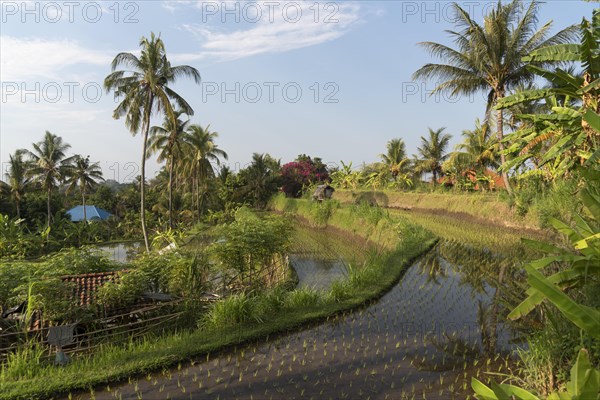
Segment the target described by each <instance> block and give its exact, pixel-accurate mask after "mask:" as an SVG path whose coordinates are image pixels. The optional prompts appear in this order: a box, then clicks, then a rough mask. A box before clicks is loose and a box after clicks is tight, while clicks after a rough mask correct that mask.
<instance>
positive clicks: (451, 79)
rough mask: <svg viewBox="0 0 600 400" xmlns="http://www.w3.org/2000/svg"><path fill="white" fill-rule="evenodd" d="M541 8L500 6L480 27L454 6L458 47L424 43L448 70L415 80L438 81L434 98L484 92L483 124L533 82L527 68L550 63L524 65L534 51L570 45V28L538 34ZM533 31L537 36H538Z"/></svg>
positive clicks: (429, 69)
mask: <svg viewBox="0 0 600 400" xmlns="http://www.w3.org/2000/svg"><path fill="white" fill-rule="evenodd" d="M538 7H539V3H538V2H537V1H535V0H533V1H531V2H530V3H529V5H528V6H527V7H525V5H524V4H523V3H522V2H521V1H520V0H513V1H512V2H510V3H508V4H502V2H500V1H498V4H497V6H496V7H495V8H493V9H492V10H491V11H490V12H489V13H488V14H487V15H486V16H485V17H484V23H483V26H482V25H479V24H478V23H477V22H475V21H473V20H472V19H471V17H470V16H469V14H468V13H467V12H466V11H465V10H464V9H462V8H461V7H460V6H459V5H458V4H456V3H454V4H453V8H454V11H455V14H456V25H457V27H458V28H460V29H461V30H460V31H459V32H455V31H447V32H448V33H449V34H450V35H451V36H452V37H453V38H454V42H455V43H456V45H457V46H458V48H457V49H453V48H451V47H448V46H445V45H442V44H439V43H435V42H423V43H420V45H421V46H423V47H425V48H426V49H427V50H428V51H429V53H430V54H431V55H433V56H436V57H439V58H441V59H442V60H445V61H446V62H448V64H426V65H424V66H423V67H421V68H420V69H419V70H417V71H416V72H415V73H414V75H413V78H414V79H419V78H424V79H430V78H437V79H439V80H440V81H442V83H440V84H439V85H438V86H437V87H436V88H435V90H434V93H435V92H440V91H449V92H450V93H451V94H452V95H459V94H466V95H470V94H473V93H476V92H479V91H484V92H487V107H486V119H487V117H489V115H490V113H491V110H492V108H493V107H494V106H495V105H496V103H497V101H498V100H500V99H502V98H503V97H504V96H505V95H506V94H507V93H508V92H509V91H511V90H512V89H513V88H515V87H517V85H519V84H524V83H527V82H531V81H533V79H534V74H533V72H532V71H531V70H530V69H528V68H527V67H528V66H529V65H537V66H543V65H547V64H548V63H549V62H548V61H544V60H540V61H525V60H523V57H524V56H527V55H528V54H530V53H531V52H532V51H534V50H536V49H540V48H542V47H545V46H549V45H554V44H559V43H566V42H569V41H570V40H571V39H572V38H573V37H574V34H575V27H568V28H566V29H563V30H562V31H560V32H558V33H557V34H555V35H553V36H551V37H548V32H549V30H550V27H551V23H550V22H548V23H546V24H545V25H544V26H542V27H541V28H540V29H537V11H538ZM536 29H537V30H536ZM503 122H504V115H503V110H501V109H500V110H497V118H496V125H497V126H496V130H497V136H498V145H499V150H500V157H501V162H502V164H504V163H505V162H506V157H505V155H504V153H503V150H504V145H503V143H502V139H503V137H504V128H503ZM502 178H503V180H504V184H505V186H506V189H507V190H508V191H509V192H511V189H510V184H509V181H508V174H507V172H506V170H503V171H502Z"/></svg>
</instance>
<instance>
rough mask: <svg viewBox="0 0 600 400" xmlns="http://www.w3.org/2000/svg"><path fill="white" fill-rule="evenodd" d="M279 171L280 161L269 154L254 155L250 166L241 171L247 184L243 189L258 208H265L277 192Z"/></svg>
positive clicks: (242, 177) (241, 175)
mask: <svg viewBox="0 0 600 400" xmlns="http://www.w3.org/2000/svg"><path fill="white" fill-rule="evenodd" d="M279 170H280V165H279V160H276V159H274V158H273V157H271V156H270V155H269V154H259V153H254V154H252V161H251V162H250V166H248V168H246V169H244V170H242V171H240V177H241V179H242V180H243V181H244V182H245V185H244V187H243V188H242V189H243V190H244V191H245V192H247V193H249V194H251V196H252V198H253V202H254V205H255V206H256V208H264V207H265V206H266V205H267V201H268V200H269V197H270V196H271V195H272V194H274V193H276V192H277V177H278V173H279Z"/></svg>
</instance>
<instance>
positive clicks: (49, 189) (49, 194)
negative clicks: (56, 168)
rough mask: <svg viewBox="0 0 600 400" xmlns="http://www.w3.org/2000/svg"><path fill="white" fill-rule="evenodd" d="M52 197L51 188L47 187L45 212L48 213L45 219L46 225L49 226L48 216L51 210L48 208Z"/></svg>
mask: <svg viewBox="0 0 600 400" xmlns="http://www.w3.org/2000/svg"><path fill="white" fill-rule="evenodd" d="M51 197H52V189H51V188H50V187H48V198H47V199H46V212H47V213H48V218H47V219H46V226H47V227H48V228H50V216H51V215H52V211H51V210H50V198H51Z"/></svg>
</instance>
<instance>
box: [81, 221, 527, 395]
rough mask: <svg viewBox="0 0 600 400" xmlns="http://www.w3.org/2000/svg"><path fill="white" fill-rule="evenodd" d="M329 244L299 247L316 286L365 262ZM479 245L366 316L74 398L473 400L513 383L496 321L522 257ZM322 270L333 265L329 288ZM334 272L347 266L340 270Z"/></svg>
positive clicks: (441, 258) (427, 269)
mask: <svg viewBox="0 0 600 400" xmlns="http://www.w3.org/2000/svg"><path fill="white" fill-rule="evenodd" d="M461 224H463V225H464V223H461ZM459 225H460V224H459ZM459 225H457V226H454V227H452V226H450V225H447V227H448V228H447V229H450V230H456V229H459ZM460 226H462V225H460ZM303 229H304V228H303ZM322 234H324V233H323V232H322V231H311V230H302V229H301V230H300V233H299V235H300V239H299V240H298V241H297V243H300V244H302V245H299V246H297V248H296V254H297V255H296V257H299V259H301V260H304V261H302V262H304V263H306V262H308V261H310V260H313V261H314V262H313V264H314V265H317V266H318V265H321V268H320V269H319V268H313V270H319V271H317V275H319V274H320V275H319V278H318V279H316V280H315V281H312V282H313V283H314V282H316V281H319V280H325V279H326V278H327V279H330V280H331V281H334V280H336V279H343V278H342V277H341V276H342V275H343V273H340V272H339V271H341V270H343V269H344V268H348V265H352V263H354V265H355V266H358V267H359V266H360V258H359V257H357V255H358V254H360V253H364V249H362V250H361V249H360V246H358V245H356V244H354V245H352V243H351V241H350V242H348V240H349V239H347V238H346V239H344V238H343V237H342V238H340V237H338V238H335V239H331V238H333V237H334V236H332V235H331V234H327V235H328V236H329V237H330V240H325V239H324V238H322V237H319V235H322ZM479 236H480V238H479V240H478V242H477V243H476V245H469V244H465V243H463V242H461V241H457V240H448V239H442V240H441V241H440V243H439V244H438V245H437V246H436V247H435V248H434V249H433V250H432V251H430V252H429V253H428V254H427V255H426V256H425V257H422V258H421V259H420V260H419V261H417V262H415V263H414V264H413V265H412V266H411V267H410V268H409V269H408V270H407V271H406V273H405V274H404V276H403V278H402V279H401V281H400V282H399V283H398V284H397V285H396V286H394V287H393V289H392V290H391V291H390V292H388V293H387V294H386V295H385V296H383V297H382V298H381V299H380V300H379V301H378V302H376V303H374V304H371V305H369V306H366V307H364V308H362V309H360V310H357V311H354V312H350V313H346V314H343V315H340V316H337V317H333V318H331V319H330V320H328V321H327V322H325V323H322V324H320V325H318V326H315V327H312V328H309V329H307V330H304V331H302V332H297V333H292V334H288V335H285V336H280V337H278V338H275V339H268V338H267V339H265V340H264V341H261V342H255V343H252V344H250V345H246V346H243V347H238V348H235V349H233V350H231V351H228V352H226V353H223V354H215V355H212V354H209V355H207V356H206V357H203V358H200V359H195V360H193V361H189V362H187V363H185V364H180V365H178V366H177V367H176V368H173V369H170V370H164V371H162V372H159V373H153V374H148V375H146V376H141V377H138V378H137V379H130V381H129V382H126V383H122V384H118V385H110V386H106V387H104V388H98V389H97V390H96V391H95V392H92V393H87V394H83V395H77V396H73V398H80V399H281V398H286V399H356V398H360V399H465V398H470V397H471V398H472V392H471V389H470V379H471V377H472V376H475V377H478V379H480V380H482V381H486V380H487V379H488V378H489V377H490V375H489V374H490V373H492V374H498V373H505V372H508V371H509V370H510V368H511V367H512V365H513V362H512V354H513V352H514V344H513V343H512V341H511V339H512V334H511V331H510V329H509V327H507V326H504V325H503V324H502V323H499V322H498V321H503V320H504V318H503V315H500V314H502V312H503V310H504V309H503V308H502V307H500V306H498V303H499V302H498V300H499V299H497V298H496V297H497V296H496V294H497V292H496V287H497V286H498V282H499V281H501V280H502V279H501V278H500V279H499V272H498V271H499V270H501V269H503V268H502V267H503V266H504V267H505V268H506V267H508V268H507V269H508V272H507V273H508V274H511V273H512V266H513V265H515V260H516V257H518V256H519V255H522V254H523V253H522V251H521V250H520V249H519V248H518V245H517V243H518V241H517V240H516V239H515V240H513V241H511V242H509V243H508V244H507V243H506V239H507V237H506V236H505V233H502V234H500V233H498V235H495V234H491V235H488V239H486V240H488V241H489V242H487V243H486V245H485V246H484V245H483V244H484V242H483V239H482V238H483V237H485V235H479ZM442 237H443V236H442ZM489 237H491V239H489ZM311 240H312V244H311ZM496 240H498V241H503V242H504V244H505V245H506V246H508V247H510V246H509V244H511V245H514V246H516V248H515V249H514V251H513V252H511V254H510V255H503V254H500V253H497V252H494V251H493V250H494V249H495V248H496V247H495V246H494V245H493V244H494V242H495V241H496ZM344 241H346V243H345V244H344ZM338 249H339V250H338ZM503 249H504V248H503ZM340 253H344V257H342V256H341V255H340ZM349 259H351V260H352V263H350V262H347V261H346V260H349ZM325 261H328V262H330V263H333V264H332V265H333V266H332V267H331V268H330V270H332V271H335V272H333V273H332V274H330V276H329V277H327V273H326V269H327V268H325V267H323V264H322V263H323V262H325ZM336 262H337V263H341V264H339V265H338V266H337V267H335V265H337V264H335V263H336ZM320 263H321V264H320ZM296 265H298V263H296ZM300 265H302V263H300ZM314 265H313V267H314ZM340 265H344V267H341V266H340ZM305 267H306V266H301V267H299V268H298V271H300V270H302V268H305ZM352 268H353V267H352ZM305 269H306V271H304V272H308V270H309V269H310V268H305ZM298 275H299V277H300V276H301V274H300V273H299V274H298ZM307 279H308V278H304V280H303V279H300V283H301V285H302V282H304V284H305V285H310V284H311V283H310V282H311V281H309V280H307ZM505 281H508V282H511V283H512V281H514V280H513V279H508V280H507V279H505ZM326 287H328V286H327V285H324V286H323V287H320V289H325V288H326ZM498 293H503V294H505V293H507V290H505V288H503V290H502V291H501V292H498ZM322 295H323V296H325V295H327V294H326V292H325V291H323V293H322Z"/></svg>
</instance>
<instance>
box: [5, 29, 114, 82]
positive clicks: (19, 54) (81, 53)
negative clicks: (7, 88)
mask: <svg viewBox="0 0 600 400" xmlns="http://www.w3.org/2000/svg"><path fill="white" fill-rule="evenodd" d="M0 53H2V59H1V60H0V80H2V81H3V82H7V81H25V80H29V79H32V78H46V79H58V78H59V76H60V75H61V72H62V70H63V69H64V68H66V67H69V66H72V65H76V64H92V65H109V64H110V62H111V60H112V56H111V54H110V53H108V52H107V53H103V52H99V51H95V50H89V49H86V48H85V47H82V46H80V45H79V44H78V43H77V42H75V41H72V40H46V39H41V38H16V37H12V36H5V35H2V36H0ZM113 56H114V55H113Z"/></svg>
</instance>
